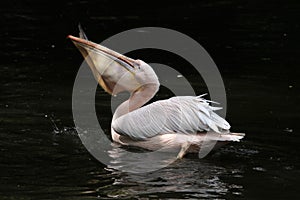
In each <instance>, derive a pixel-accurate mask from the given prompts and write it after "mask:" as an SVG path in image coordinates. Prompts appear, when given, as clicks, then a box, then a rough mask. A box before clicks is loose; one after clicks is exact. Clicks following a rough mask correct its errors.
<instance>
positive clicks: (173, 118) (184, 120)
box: [112, 96, 230, 140]
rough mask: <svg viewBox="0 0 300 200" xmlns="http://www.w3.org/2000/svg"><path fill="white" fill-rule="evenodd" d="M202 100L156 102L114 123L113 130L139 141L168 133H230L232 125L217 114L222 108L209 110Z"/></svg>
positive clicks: (186, 98) (186, 97)
mask: <svg viewBox="0 0 300 200" xmlns="http://www.w3.org/2000/svg"><path fill="white" fill-rule="evenodd" d="M201 97H202V96H198V97H193V96H179V97H172V98H170V99H167V100H160V101H156V102H154V103H152V104H149V105H146V106H144V107H141V108H140V109H137V110H134V111H132V112H129V113H127V114H125V115H122V116H121V117H119V118H117V119H116V120H113V122H112V128H113V129H114V130H115V131H116V132H117V133H119V134H121V135H126V136H129V137H130V138H133V139H136V140H146V139H148V138H151V137H153V136H155V135H158V134H167V133H173V134H174V133H180V134H195V133H197V132H203V131H215V132H217V133H220V134H222V133H228V131H229V129H230V125H229V123H228V122H227V121H226V120H225V119H223V118H221V117H220V116H218V115H217V114H216V113H215V112H214V111H215V110H218V109H221V108H219V107H213V106H210V105H209V102H208V100H205V99H203V98H201ZM137 124H138V126H137Z"/></svg>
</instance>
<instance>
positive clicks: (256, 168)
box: [252, 167, 267, 172]
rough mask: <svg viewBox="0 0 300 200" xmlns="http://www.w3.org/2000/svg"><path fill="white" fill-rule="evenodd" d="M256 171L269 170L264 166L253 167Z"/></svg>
mask: <svg viewBox="0 0 300 200" xmlns="http://www.w3.org/2000/svg"><path fill="white" fill-rule="evenodd" d="M252 169H253V170H254V171H259V172H265V171H267V170H266V169H264V168H262V167H253V168H252Z"/></svg>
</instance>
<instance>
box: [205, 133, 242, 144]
mask: <svg viewBox="0 0 300 200" xmlns="http://www.w3.org/2000/svg"><path fill="white" fill-rule="evenodd" d="M207 137H209V139H210V140H217V141H233V142H239V141H240V140H241V139H243V138H244V137H245V133H225V134H219V133H215V132H209V133H208V135H207Z"/></svg>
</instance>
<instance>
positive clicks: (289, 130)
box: [283, 128, 293, 133]
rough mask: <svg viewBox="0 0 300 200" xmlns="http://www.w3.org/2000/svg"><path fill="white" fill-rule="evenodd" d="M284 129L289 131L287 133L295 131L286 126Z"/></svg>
mask: <svg viewBox="0 0 300 200" xmlns="http://www.w3.org/2000/svg"><path fill="white" fill-rule="evenodd" d="M283 131H285V132H287V133H292V132H293V129H291V128H285V129H284V130H283Z"/></svg>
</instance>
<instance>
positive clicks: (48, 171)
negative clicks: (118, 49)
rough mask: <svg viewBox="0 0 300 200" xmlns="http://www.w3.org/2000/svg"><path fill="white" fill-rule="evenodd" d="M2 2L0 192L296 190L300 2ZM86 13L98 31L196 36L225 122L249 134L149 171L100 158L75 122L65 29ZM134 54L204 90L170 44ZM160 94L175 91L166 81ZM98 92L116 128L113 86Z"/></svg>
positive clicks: (72, 66)
mask: <svg viewBox="0 0 300 200" xmlns="http://www.w3.org/2000/svg"><path fill="white" fill-rule="evenodd" d="M0 4H1V6H0V10H1V32H0V34H1V37H0V43H1V46H0V47H1V48H0V52H1V54H0V55H1V64H0V82H1V90H0V91H1V96H0V113H1V115H0V138H1V140H0V152H1V157H0V177H1V179H0V180H1V181H0V199H58V198H59V199H97V198H104V199H106V198H107V199H109V198H128V199H132V198H133V199H134V198H136V199H188V198H192V199H199V198H200V199H205V198H207V199H288V198H289V199H292V198H293V199H296V198H297V197H298V198H299V196H300V195H299V193H298V192H297V189H298V188H299V183H300V181H299V178H300V171H299V154H298V152H299V145H300V142H299V129H298V120H299V119H300V117H299V111H300V110H299V105H298V102H299V89H298V87H299V80H298V76H299V64H300V62H299V59H298V58H299V53H300V51H299V44H300V43H299V39H298V35H299V33H300V31H299V26H300V25H299V18H300V14H299V13H300V12H299V9H300V3H299V2H297V1H291V0H289V1H282V2H281V3H275V1H274V2H273V1H270V2H265V3H262V2H260V1H251V3H246V2H244V1H234V2H233V1H214V2H211V1H203V2H198V1H192V2H190V3H183V2H178V3H176V2H172V1H166V4H165V5H161V2H154V1H149V2H141V1H136V2H133V3H132V4H130V5H129V4H128V2H124V3H122V4H121V5H120V4H112V3H109V2H108V1H102V2H101V1H99V2H96V3H91V2H88V1H74V2H73V1H65V2H54V1H51V2H50V1H49V2H43V3H42V2H40V1H34V0H28V1H22V2H20V1H9V2H1V3H0ZM79 21H80V22H81V23H82V24H84V26H85V28H86V31H87V33H88V35H89V36H90V38H91V39H92V40H94V41H96V42H101V41H102V40H104V39H106V38H107V37H109V36H111V35H113V34H116V33H119V32H120V31H124V30H127V29H130V28H136V27H141V26H159V27H167V28H171V29H175V30H178V31H181V32H183V33H185V34H187V35H189V36H191V37H193V38H194V39H195V40H197V41H198V42H199V43H200V44H201V45H203V46H204V47H205V49H206V50H207V51H208V52H209V53H210V55H211V56H212V58H213V59H214V61H215V62H216V64H217V65H218V67H219V70H220V71H221V74H222V77H223V79H224V83H225V87H226V90H227V97H228V112H227V119H228V121H229V122H230V123H231V124H232V126H233V130H235V131H240V132H245V133H246V134H247V137H246V138H245V139H244V140H243V141H242V142H241V143H237V144H232V145H227V146H225V147H224V148H222V149H220V150H219V151H218V152H216V153H214V154H212V155H210V156H208V157H207V158H205V159H202V160H199V159H198V158H196V157H193V156H190V157H187V158H184V159H182V160H180V161H177V162H175V163H173V164H172V165H170V166H168V167H167V168H164V169H162V170H159V171H156V172H152V173H147V174H128V173H123V172H119V171H115V170H113V169H108V168H107V167H106V166H104V165H103V164H101V163H99V162H98V161H97V160H95V159H94V158H93V157H92V156H91V155H90V154H89V153H88V152H87V150H86V149H85V148H84V146H83V145H82V144H81V141H80V139H79V138H78V136H77V133H76V131H75V130H74V124H73V121H72V120H73V119H72V111H71V94H72V86H73V82H74V79H75V76H76V73H77V70H78V68H79V66H80V64H81V62H82V58H81V56H80V54H79V53H78V51H77V50H76V49H75V47H74V46H73V45H72V44H71V42H70V41H68V40H66V39H65V38H66V36H67V35H68V34H75V35H76V34H77V24H78V22H79ZM130 55H131V56H132V57H135V58H141V59H143V60H145V61H147V62H158V63H164V64H167V65H169V66H172V67H174V68H175V69H177V70H179V71H181V72H182V73H183V74H185V75H186V77H187V78H188V80H189V81H190V82H191V83H192V85H193V87H194V88H195V90H196V91H197V92H198V94H201V93H204V92H206V87H205V84H204V83H203V81H201V78H199V76H196V75H192V74H191V73H190V72H189V71H188V70H187V69H188V68H187V67H182V66H185V65H188V64H187V63H185V61H184V60H181V59H180V58H178V57H177V56H175V55H173V54H170V53H167V52H161V51H155V50H141V51H136V52H132V53H131V54H130ZM162 55H163V56H162ZM297 91H298V92H297ZM159 97H160V98H167V97H168V95H166V91H165V90H164V88H162V90H161V91H160V92H159ZM96 100H97V105H96V108H97V110H98V112H99V115H100V116H101V117H100V118H101V120H100V121H101V125H102V127H103V128H104V129H105V130H106V131H107V133H109V128H110V120H111V113H110V107H109V105H110V96H109V95H107V94H106V93H104V92H103V91H102V90H101V89H99V90H98V93H97V98H96ZM105 113H106V114H105Z"/></svg>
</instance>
